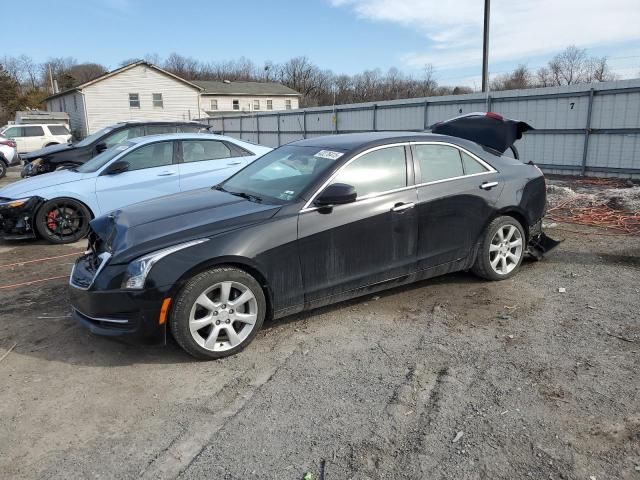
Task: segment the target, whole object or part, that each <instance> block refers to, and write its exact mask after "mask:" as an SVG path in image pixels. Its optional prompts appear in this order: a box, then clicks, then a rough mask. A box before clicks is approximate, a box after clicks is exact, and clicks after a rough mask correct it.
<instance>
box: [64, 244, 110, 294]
mask: <svg viewBox="0 0 640 480" xmlns="http://www.w3.org/2000/svg"><path fill="white" fill-rule="evenodd" d="M110 258H111V254H109V253H107V252H103V253H101V254H99V255H97V254H95V253H94V252H93V251H89V252H88V253H86V254H84V255H83V256H82V257H80V258H78V259H77V260H76V263H75V264H74V265H73V270H71V278H70V280H69V282H70V283H71V285H72V286H74V287H76V288H79V289H81V290H88V289H89V288H91V285H93V282H94V280H95V279H96V277H97V276H98V274H99V273H100V270H102V269H103V268H104V267H105V266H106V264H107V262H108V261H109V259H110Z"/></svg>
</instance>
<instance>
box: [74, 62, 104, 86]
mask: <svg viewBox="0 0 640 480" xmlns="http://www.w3.org/2000/svg"><path fill="white" fill-rule="evenodd" d="M68 73H69V75H71V76H72V77H73V79H74V81H75V83H76V85H80V84H82V83H85V82H89V81H91V80H93V79H94V78H97V77H99V76H101V75H104V74H105V73H107V69H106V68H105V67H103V66H102V65H100V64H98V63H80V64H78V65H74V66H73V67H71V68H70V69H69V72H68Z"/></svg>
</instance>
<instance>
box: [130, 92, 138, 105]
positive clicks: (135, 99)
mask: <svg viewBox="0 0 640 480" xmlns="http://www.w3.org/2000/svg"><path fill="white" fill-rule="evenodd" d="M129 107H130V108H140V95H138V94H137V93H130V94H129Z"/></svg>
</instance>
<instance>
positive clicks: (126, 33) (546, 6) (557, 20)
mask: <svg viewBox="0 0 640 480" xmlns="http://www.w3.org/2000/svg"><path fill="white" fill-rule="evenodd" d="M28 3H29V6H30V9H29V10H30V11H31V14H29V15H28V17H29V21H28V22H27V23H25V22H13V21H7V22H3V33H4V38H6V39H12V40H11V41H6V42H3V48H2V51H0V56H2V55H20V54H26V55H29V56H30V57H32V58H33V59H34V60H35V61H37V62H42V61H45V60H46V59H47V58H49V57H60V56H64V57H73V58H75V59H77V60H78V61H80V62H85V61H86V62H89V61H92V62H97V63H101V64H103V65H105V66H106V67H108V68H116V67H118V66H119V65H120V63H121V62H122V61H123V60H125V59H129V58H136V57H138V58H139V57H144V56H145V55H146V54H153V53H157V54H158V55H160V57H161V58H164V57H166V56H168V55H169V54H170V53H172V52H177V53H180V54H182V55H185V56H190V57H194V58H196V59H198V60H201V61H213V62H216V61H224V60H232V59H237V58H239V57H241V56H244V57H246V58H249V59H251V60H252V61H254V62H255V63H256V64H258V65H260V64H262V63H263V62H265V61H273V62H276V63H277V62H282V61H286V60H287V59H289V58H291V57H295V56H307V57H309V59H310V60H311V61H313V62H314V63H316V64H317V65H319V66H320V67H321V68H323V69H329V70H333V71H334V72H336V73H348V74H354V73H358V72H361V71H363V70H367V69H376V68H379V69H381V70H382V71H383V72H384V71H386V70H387V69H389V68H390V67H396V68H398V69H399V70H401V71H402V72H404V73H406V74H410V75H413V76H415V77H420V75H422V73H423V71H424V67H425V65H426V64H431V65H433V67H434V73H435V77H436V80H437V81H438V83H440V84H443V85H454V84H457V85H468V86H471V87H476V88H477V87H479V84H480V75H481V60H482V22H483V0H456V1H451V0H449V1H447V0H269V1H259V0H226V1H223V0H206V1H202V0H200V1H198V2H195V1H189V0H182V1H175V0H155V1H154V0H56V1H55V2H54V1H51V0H30V1H29V2H28ZM16 5H17V4H16ZM5 10H6V9H5ZM12 17H15V15H13V14H12ZM638 25H640V0H607V1H603V0H597V1H596V0H493V1H492V5H491V36H490V57H489V71H490V74H491V75H497V74H501V73H504V72H508V71H510V70H513V68H515V67H516V66H517V65H518V64H525V65H527V66H528V67H530V68H532V69H534V70H535V69H536V68H538V67H539V66H541V65H543V64H545V63H546V62H547V61H548V60H549V59H550V58H551V57H553V55H555V54H556V53H558V52H559V51H561V50H563V49H564V48H565V47H566V46H568V45H571V44H573V45H576V46H578V47H579V48H584V49H586V50H587V53H588V54H589V55H594V56H607V57H608V58H609V63H610V65H611V67H612V68H613V70H614V71H615V72H616V73H617V74H618V75H619V76H620V77H621V78H632V77H633V78H634V77H639V76H640V28H639V27H638ZM7 29H8V30H7Z"/></svg>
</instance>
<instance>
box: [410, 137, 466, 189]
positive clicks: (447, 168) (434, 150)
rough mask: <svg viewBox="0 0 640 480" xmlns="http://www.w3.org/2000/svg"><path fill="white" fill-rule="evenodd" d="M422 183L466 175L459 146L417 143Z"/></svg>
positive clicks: (416, 150)
mask: <svg viewBox="0 0 640 480" xmlns="http://www.w3.org/2000/svg"><path fill="white" fill-rule="evenodd" d="M415 152H416V158H417V160H418V165H419V166H420V175H421V178H422V181H421V183H427V182H436V181H438V180H445V179H447V178H454V177H461V176H463V175H464V171H463V169H462V159H461V158H460V151H459V150H458V149H457V148H453V147H449V146H447V145H416V146H415Z"/></svg>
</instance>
